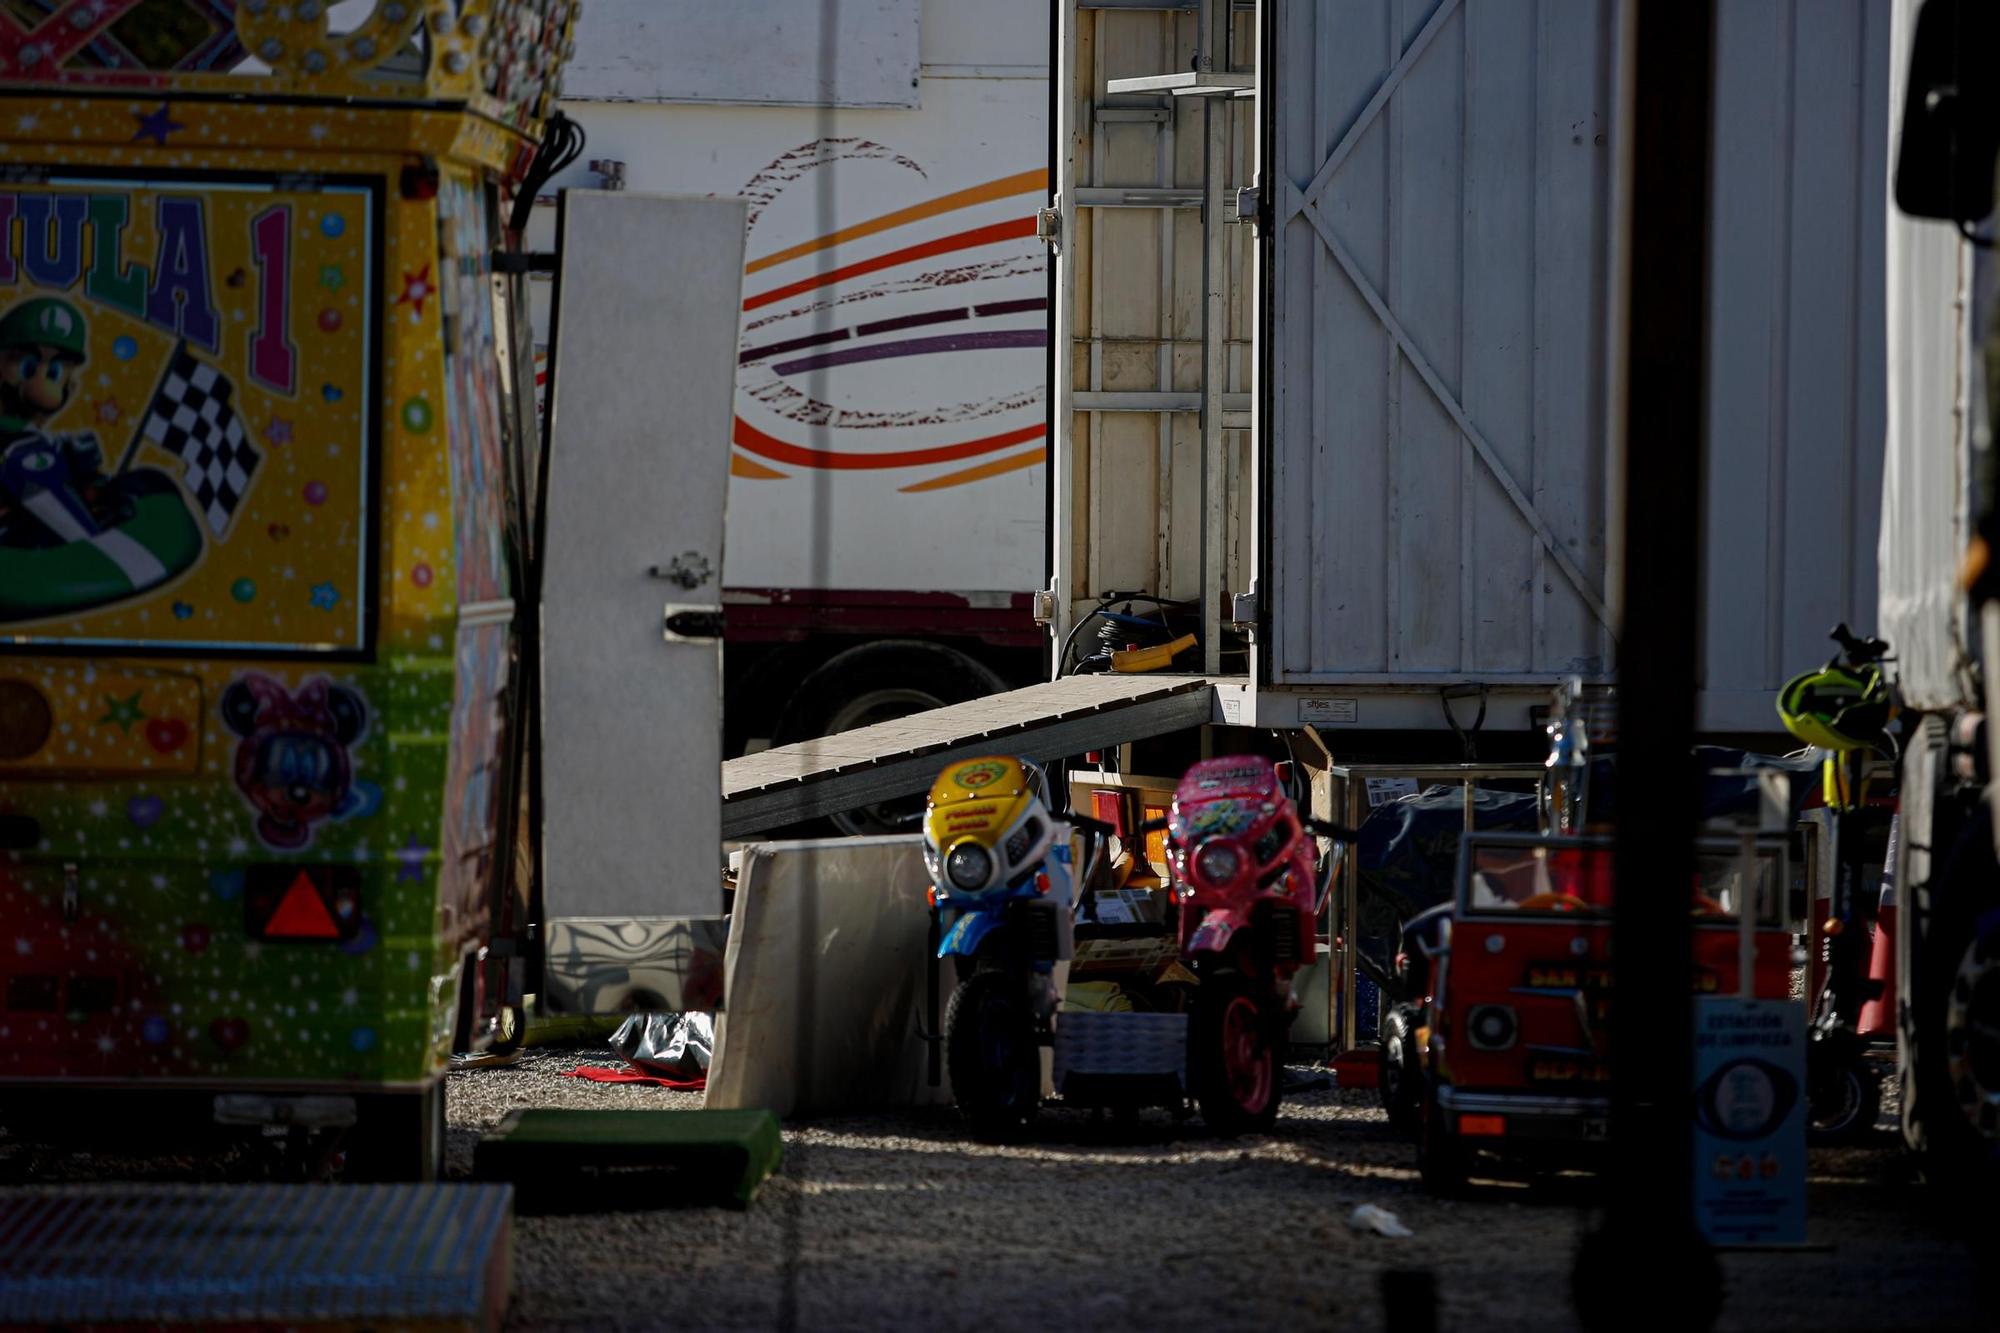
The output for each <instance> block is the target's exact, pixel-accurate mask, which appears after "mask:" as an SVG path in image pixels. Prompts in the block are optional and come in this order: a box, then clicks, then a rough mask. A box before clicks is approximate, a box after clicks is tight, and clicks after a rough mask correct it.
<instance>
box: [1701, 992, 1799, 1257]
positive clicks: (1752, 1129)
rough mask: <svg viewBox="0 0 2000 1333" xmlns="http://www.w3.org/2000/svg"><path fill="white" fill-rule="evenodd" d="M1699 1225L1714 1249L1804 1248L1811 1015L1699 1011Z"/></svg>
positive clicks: (1743, 1004) (1745, 1003) (1719, 1001)
mask: <svg viewBox="0 0 2000 1333" xmlns="http://www.w3.org/2000/svg"><path fill="white" fill-rule="evenodd" d="M1694 1021H1695V1030H1694V1073H1695V1104H1694V1181H1695V1217H1696V1220H1697V1221H1698V1222H1699V1224H1700V1226H1701V1230H1702V1234H1703V1235H1704V1236H1706V1237H1707V1238H1708V1242H1709V1244H1711V1245H1717V1246H1729V1245H1803V1244H1804V1243H1805V1239H1806V1011H1805V1006H1804V1005H1803V1004H1796V1003H1792V1002H1790V1001H1780V1000H1742V999H1736V998H1733V997H1730V998H1724V997H1721V996H1716V997H1704V998H1702V999H1698V1000H1697V1001H1696V1002H1695V1020H1694Z"/></svg>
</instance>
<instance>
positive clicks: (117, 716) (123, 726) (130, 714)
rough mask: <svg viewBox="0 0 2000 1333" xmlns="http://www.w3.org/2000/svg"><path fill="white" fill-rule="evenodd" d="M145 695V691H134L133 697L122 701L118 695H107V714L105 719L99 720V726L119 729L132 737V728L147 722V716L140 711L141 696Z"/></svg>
mask: <svg viewBox="0 0 2000 1333" xmlns="http://www.w3.org/2000/svg"><path fill="white" fill-rule="evenodd" d="M143 693H145V691H144V690H134V691H132V695H131V697H130V698H127V699H120V698H118V697H117V696H116V695H111V694H107V695H105V696H104V708H105V713H104V716H103V717H100V718H98V719H97V725H98V726H100V727H117V728H119V729H120V730H122V731H123V732H124V733H125V734H126V735H127V736H130V735H131V734H132V728H133V727H135V726H137V725H138V724H139V723H141V722H144V721H145V720H146V714H145V713H143V712H141V711H139V696H140V695H141V694H143Z"/></svg>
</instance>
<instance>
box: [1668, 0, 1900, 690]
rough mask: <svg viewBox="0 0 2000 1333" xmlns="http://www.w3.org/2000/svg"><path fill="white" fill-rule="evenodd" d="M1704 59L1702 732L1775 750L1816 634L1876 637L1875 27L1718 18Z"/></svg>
mask: <svg viewBox="0 0 2000 1333" xmlns="http://www.w3.org/2000/svg"><path fill="white" fill-rule="evenodd" d="M1716 49H1717V57H1716V126H1717V134H1716V154H1717V158H1716V171H1715V182H1714V204H1713V209H1714V212H1713V223H1712V227H1711V230H1710V264H1711V279H1710V281H1711V289H1712V292H1713V299H1712V314H1711V322H1710V339H1711V343H1710V352H1709V356H1710V360H1709V384H1710V391H1709V392H1710V402H1709V478H1708V505H1707V523H1708V534H1709V536H1708V554H1707V566H1708V567H1707V572H1706V588H1707V618H1706V624H1707V639H1706V643H1705V645H1704V662H1703V682H1702V684H1703V696H1702V724H1703V726H1705V727H1707V728H1709V729H1713V730H1746V729H1747V730H1773V729H1775V714H1774V712H1773V704H1772V701H1773V698H1774V693H1775V691H1776V689H1777V688H1778V687H1779V686H1780V685H1782V684H1783V683H1784V681H1785V680H1786V679H1787V678H1788V677H1789V676H1791V675H1793V674H1795V673H1797V672H1799V671H1801V670H1804V669H1805V668H1807V667H1809V666H1812V665H1814V664H1815V663H1817V662H1819V661H1822V660H1824V659H1825V658H1826V657H1827V656H1828V655H1829V654H1830V653H1831V651H1832V647H1831V645H1830V644H1829V643H1828V641H1827V637H1826V635H1827V631H1828V630H1829V629H1831V628H1832V627H1833V626H1834V625H1835V624H1836V623H1838V622H1840V621H1846V622H1847V623H1848V624H1849V625H1851V626H1853V627H1854V628H1855V629H1857V630H1861V631H1863V632H1868V631H1872V630H1873V629H1874V627H1875V618H1876V617H1875V602H1876V593H1875V548H1876V539H1877V533H1878V531H1879V519H1878V513H1877V509H1878V506H1879V503H1880V495H1881V485H1880V477H1881V458H1882V439H1883V431H1884V428H1885V425H1886V419H1885V412H1886V409H1885V400H1884V392H1885V379H1886V374H1887V364H1888V363H1887V356H1888V352H1887V343H1886V337H1885V324H1884V304H1883V302H1884V295H1883V292H1884V282H1885V267H1884V261H1885V227H1886V225H1887V214H1888V203H1887V200H1888V153H1887V132H1888V120H1889V108H1890V102H1889V86H1888V62H1889V57H1888V51H1889V42H1888V14H1887V11H1886V10H1885V9H1884V8H1883V7H1882V6H1880V5H1879V4H1876V3H1873V2H1872V0H1803V2H1802V0H1750V2H1749V3H1733V4H1729V5H1724V6H1721V7H1720V9H1719V13H1718V30H1717V48H1716Z"/></svg>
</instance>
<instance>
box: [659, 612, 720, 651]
mask: <svg viewBox="0 0 2000 1333" xmlns="http://www.w3.org/2000/svg"><path fill="white" fill-rule="evenodd" d="M663 634H664V637H665V638H666V641H667V642H668V643H708V642H712V641H714V640H716V639H719V638H721V637H722V608H721V607H719V606H702V605H689V604H688V603H685V602H668V603H667V607H666V613H665V615H664V617H663Z"/></svg>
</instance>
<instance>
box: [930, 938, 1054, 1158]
mask: <svg viewBox="0 0 2000 1333" xmlns="http://www.w3.org/2000/svg"><path fill="white" fill-rule="evenodd" d="M944 1059H945V1073H946V1074H947V1076H948V1077H949V1078H950V1079H951V1097H952V1101H954V1102H955V1103H957V1105H958V1110H959V1114H961V1115H963V1116H964V1117H965V1121H966V1124H967V1125H969V1126H970V1127H971V1129H972V1131H973V1132H974V1133H975V1134H977V1135H979V1136H981V1137H983V1138H993V1139H998V1138H1006V1137H1009V1136H1011V1135H1013V1134H1016V1133H1019V1132H1020V1131H1021V1130H1022V1129H1023V1128H1025V1127H1026V1126H1027V1125H1028V1124H1029V1123H1030V1122H1032V1121H1033V1120H1034V1118H1035V1115H1036V1113H1037V1112H1038V1111H1040V1110H1041V1102H1042V1057H1041V1047H1040V1046H1038V1045H1037V1044H1036V1042H1035V1030H1034V1018H1033V1015H1032V1013H1031V1012H1030V1010H1029V1008H1028V997H1027V988H1026V986H1025V985H1024V984H1023V981H1022V979H1021V978H1020V977H1018V976H1015V975H1014V974H1013V973H1011V972H1006V971H1001V970H999V969H997V968H996V969H989V970H986V971H981V972H974V973H973V974H972V975H971V976H969V977H967V978H966V979H965V980H963V981H961V982H959V983H958V989H957V990H955V991H953V992H952V993H951V1003H950V1004H949V1005H947V1006H946V1007H945V1011H944Z"/></svg>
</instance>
